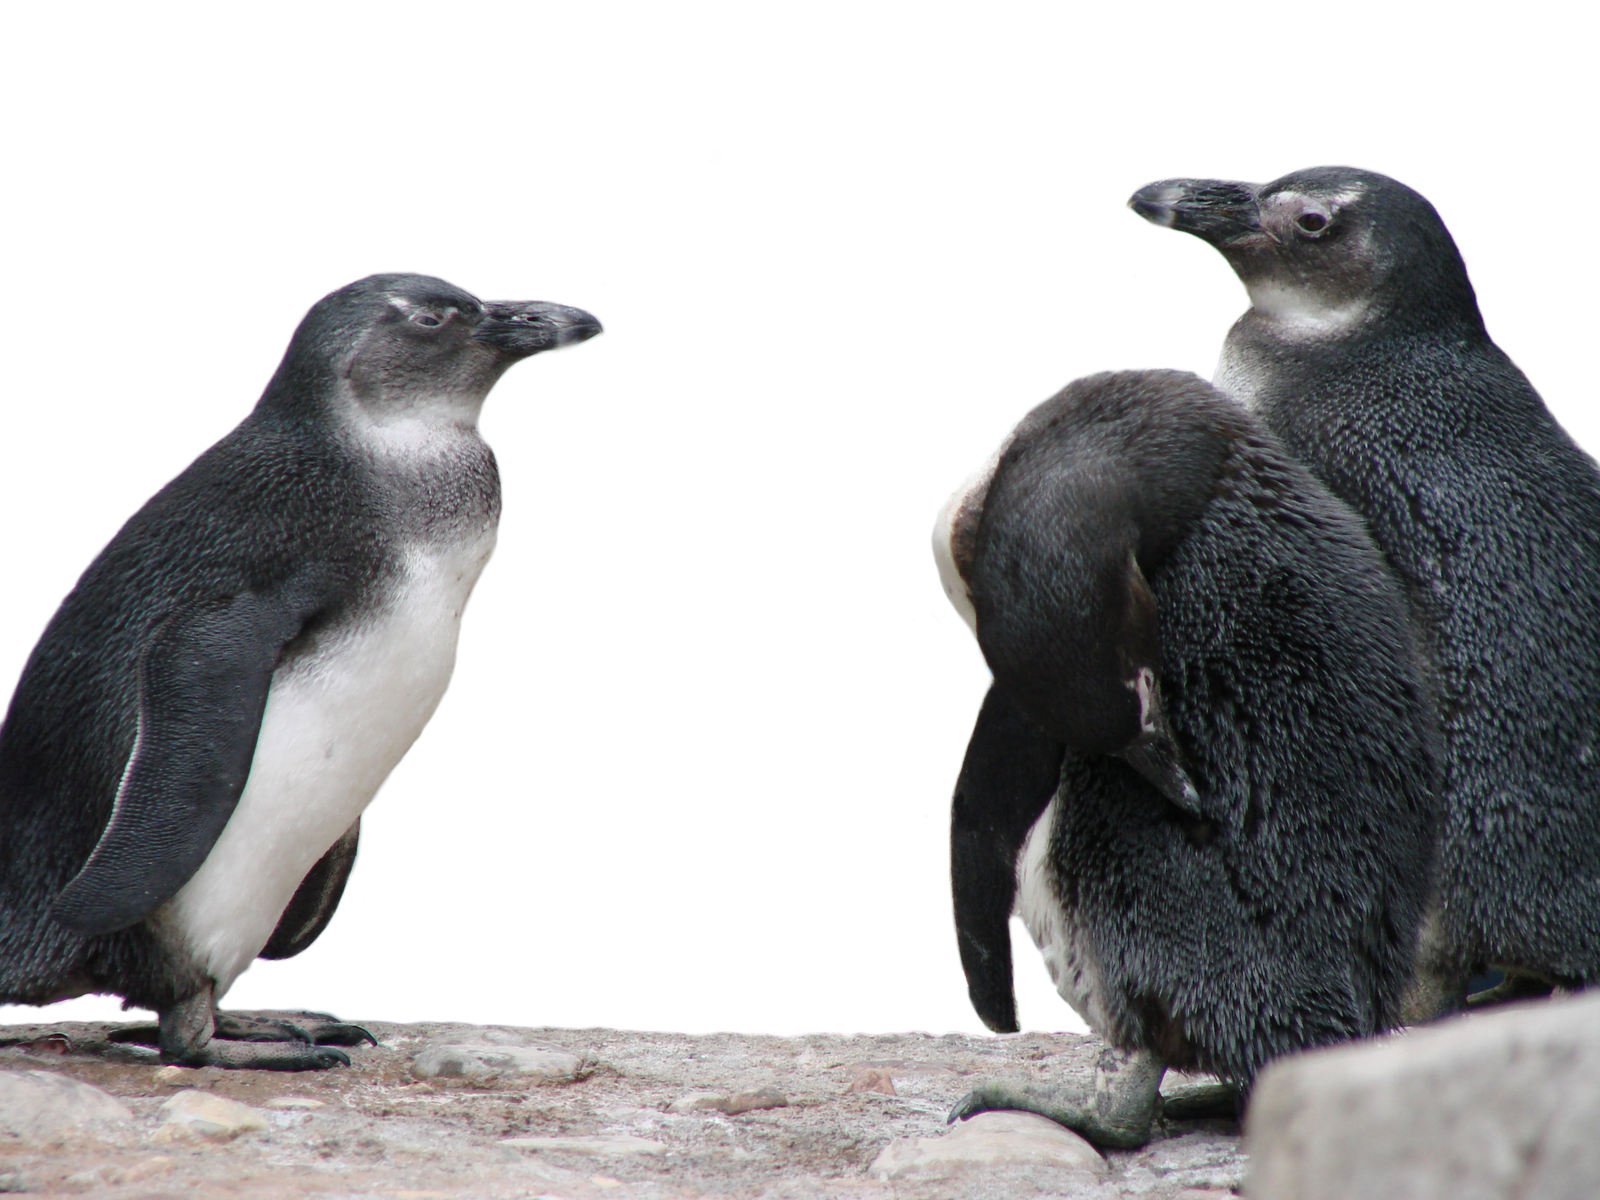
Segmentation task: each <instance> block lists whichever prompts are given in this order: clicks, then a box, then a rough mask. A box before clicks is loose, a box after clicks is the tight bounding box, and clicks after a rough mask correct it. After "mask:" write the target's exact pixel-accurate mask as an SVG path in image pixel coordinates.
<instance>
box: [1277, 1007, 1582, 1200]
mask: <svg viewBox="0 0 1600 1200" xmlns="http://www.w3.org/2000/svg"><path fill="white" fill-rule="evenodd" d="M1597 1079H1600V996H1587V997H1580V998H1577V999H1571V1000H1551V1001H1542V1002H1539V1003H1536V1004H1531V1005H1526V1006H1522V1007H1519V1008H1515V1009H1507V1010H1503V1011H1499V1012H1492V1013H1483V1014H1474V1015H1471V1016H1467V1017H1459V1018H1456V1019H1453V1020H1450V1021H1446V1022H1442V1023H1440V1024H1438V1025H1436V1026H1432V1027H1430V1028H1426V1029H1418V1030H1414V1031H1412V1032H1410V1033H1407V1034H1404V1035H1401V1036H1398V1037H1393V1038H1389V1039H1386V1040H1384V1041H1381V1042H1376V1043H1369V1044H1366V1045H1361V1046H1350V1047H1342V1048H1339V1049H1334V1050H1323V1051H1317V1052H1315V1053H1311V1054H1303V1055H1299V1056H1297V1057H1295V1058H1293V1059H1290V1060H1286V1061H1284V1062H1281V1063H1277V1064H1274V1065H1273V1066H1271V1067H1269V1068H1268V1069H1267V1070H1266V1071H1265V1072H1264V1073H1263V1074H1262V1075H1261V1077H1260V1080H1259V1082H1258V1083H1257V1085H1256V1091H1255V1096H1254V1098H1253V1100H1252V1102H1251V1106H1250V1112H1249V1114H1248V1116H1247V1119H1246V1127H1245V1136H1246V1143H1247V1146H1248V1147H1249V1150H1250V1157H1251V1165H1250V1171H1249V1176H1248V1179H1247V1183H1246V1192H1247V1194H1248V1195H1250V1196H1252V1197H1257V1198H1259V1200H1334V1198H1335V1197H1337V1198H1339V1200H1345V1198H1346V1197H1350V1196H1361V1197H1363V1198H1364V1200H1388V1198H1390V1197H1394V1198H1396V1200H1399V1198H1401V1197H1404V1198H1405V1200H1432V1198H1434V1197H1438V1198H1440V1200H1445V1198H1448V1200H1502V1198H1507V1200H1509V1198H1510V1197H1516V1198H1517V1200H1558V1198H1559V1200H1565V1198H1566V1197H1571V1198H1573V1200H1591V1198H1592V1197H1594V1196H1595V1195H1596V1194H1600V1137H1597V1136H1596V1133H1595V1131H1596V1130H1597V1129H1600V1085H1597V1083H1596V1080H1597Z"/></svg>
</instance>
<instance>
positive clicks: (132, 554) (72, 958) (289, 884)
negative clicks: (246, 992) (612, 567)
mask: <svg viewBox="0 0 1600 1200" xmlns="http://www.w3.org/2000/svg"><path fill="white" fill-rule="evenodd" d="M599 332H600V324H599V322H598V321H596V320H595V319H594V318H593V317H592V316H590V315H589V314H588V313H586V312H583V311H581V310H580V309H576V308H568V307H565V306H561V305H555V304H544V303H521V302H518V303H484V302H481V301H479V300H477V299H476V298H474V297H473V296H472V295H470V294H468V293H467V292H465V291H462V290H461V289H460V288H458V287H455V286H453V285H452V284H449V283H446V282H444V281H443V280H441V279H434V278H431V277H428V276H423V275H404V274H394V275H373V276H371V277H369V278H366V279H362V280H359V281H357V282H355V283H352V284H350V285H348V286H347V287H343V288H340V289H339V290H338V291H335V292H333V293H331V294H329V295H328V296H326V297H324V298H323V299H322V300H320V301H318V302H317V304H315V305H314V306H313V307H312V308H311V310H310V311H309V312H308V313H307V314H306V317H305V319H304V320H303V321H302V322H301V323H300V326H299V328H298V329H297V330H296V332H295V334H294V336H293V339H292V340H291V341H290V343H289V347H288V350H287V352H286V353H285V355H284V357H283V361H282V363H281V364H280V365H279V367H278V369H277V371H276V373H275V374H274V375H273V376H272V379H271V381H270V382H269V383H268V384H267V387H266V391H265V392H264V393H263V394H262V396H261V399H260V401H259V402H258V403H257V404H256V406H255V408H254V409H253V410H252V411H251V412H250V413H249V415H248V416H246V417H245V419H244V420H243V421H242V422H241V423H240V424H239V425H238V426H237V427H236V428H235V429H234V430H233V431H232V432H231V433H229V434H228V435H227V436H225V437H224V438H223V439H222V440H221V441H219V442H218V443H217V444H216V445H214V446H212V447H211V448H210V449H209V450H207V451H206V452H205V453H204V454H202V455H201V456H200V457H199V458H198V459H196V460H195V461H194V463H193V464H191V465H190V466H189V467H188V468H187V469H186V470H185V471H183V472H182V473H181V474H180V475H178V477H177V478H175V479H174V480H172V482H170V483H169V484H167V485H166V487H164V488H162V489H161V491H159V492H158V493H157V494H156V495H155V496H154V497H153V498H152V499H151V500H150V501H149V502H148V503H147V504H145V506H144V507H143V508H141V509H140V510H139V511H138V512H137V513H136V514H134V516H133V517H132V518H131V519H130V520H129V521H128V522H127V523H126V524H125V525H124V526H123V527H122V529H121V530H120V531H119V532H118V533H117V535H116V536H115V537H114V538H113V539H112V540H111V542H110V544H109V545H107V546H106V548H105V549H104V550H103V551H102V552H101V554H100V555H99V557H97V558H96V559H95V560H94V562H93V563H91V564H90V566H89V568H88V570H86V571H85V572H84V574H83V576H82V577H81V578H80V579H79V580H78V583H77V586H76V587H75V588H74V589H73V590H72V592H71V594H70V595H68V596H67V598H66V599H65V600H64V601H63V602H62V604H61V606H60V608H59V609H58V610H57V612H56V614H55V616H54V618H53V619H52V620H51V621H50V623H49V625H48V627H47V628H46V629H45V631H44V634H43V636H42V637H41V638H40V640H39V642H38V645H37V646H36V647H35V648H34V651H33V653H32V655H31V656H30V657H29V658H28V660H27V663H26V665H25V666H24V668H23V672H22V677H21V679H20V681H19V682H18V684H17V687H16V690H15V692H14V694H13V696H12V699H11V704H10V708H9V711H8V712H7V715H6V718H5V723H4V725H3V726H0V831H3V837H0V1000H3V1001H4V1002H7V1003H21V1004H48V1003H50V1002H52V1001H55V1000H61V999H66V998H68V997H71V996H76V995H82V994H85V993H90V992H102V993H110V994H113V995H118V996H121V997H122V998H123V999H124V1001H125V1002H126V1004H127V1005H128V1006H137V1007H141V1008H148V1009H153V1010H155V1012H156V1013H157V1015H158V1018H159V1028H158V1030H157V1036H156V1040H157V1044H158V1045H159V1048H160V1053H161V1057H162V1059H163V1060H164V1061H167V1062H171V1063H178V1064H182V1065H186V1066H200V1065H212V1066H219V1067H250V1068H264V1069H277V1070H307V1069H321V1068H325V1067H331V1066H334V1065H348V1064H349V1062H350V1059H349V1056H348V1055H346V1054H345V1053H343V1051H341V1050H338V1049H335V1048H333V1046H332V1045H327V1044H315V1043H317V1042H336V1043H340V1044H354V1043H355V1042H357V1041H359V1040H361V1039H362V1038H363V1037H364V1036H365V1031H364V1030H359V1029H358V1028H357V1027H353V1026H341V1025H338V1024H337V1023H332V1024H331V1027H329V1028H322V1029H318V1030H316V1031H313V1033H312V1034H311V1035H308V1034H307V1032H306V1031H305V1030H302V1029H300V1028H298V1027H297V1026H294V1025H290V1024H286V1023H284V1022H274V1021H266V1020H261V1019H257V1018H251V1017H248V1016H244V1015H238V1016H234V1015H230V1014H219V1013H218V1012H217V1009H216V1004H217V1002H218V1001H219V1000H220V999H221V997H222V996H223V995H224V993H226V991H227V990H228V988H229V986H230V985H231V984H232V983H233V981H234V980H235V979H236V978H237V977H238V976H239V975H240V973H241V972H243V971H244V970H245V968H246V967H248V966H249V965H250V963H251V962H252V961H253V960H254V959H255V958H257V957H258V956H266V957H278V958H282V957H288V956H289V955H292V954H295V953H298V952H299V951H300V950H303V949H304V948H305V947H306V946H308V945H310V944H311V942H312V941H314V940H315V939H316V937H317V936H318V935H319V934H320V933H321V931H322V929H323V928H324V927H325V926H326V924H327V922H328V919H329V918H330V917H331V916H332V913H333V910H334V908H335V906H336V905H337V904H338V901H339V897H340V895H341V893H342V891H343V889H344V885H345V881H346V879H347V878H348V875H349V872H350V868H351V864H352V863H353V861H354V858H355V852H356V844H357V841H358V838H359V819H360V815H361V812H362V810H363V809H364V808H365V807H366V805H367V803H368V801H370V800H371V799H372V797H373V795H374V793H375V792H376V791H377V790H378V788H379V786H380V785H381V784H382V783H383V781H384V778H385V777H386V776H387V775H388V774H389V772H390V770H391V769H392V768H393V767H394V766H395V764H396V763H397V762H399V760H400V758H401V757H402V756H403V755H404V754H405V752H406V750H407V749H408V748H409V747H410V746H411V743H412V742H413V741H414V740H415V738H416V737H417V735H418V734H419V733H420V732H421V731H422V728H423V726H424V725H425V724H426V723H427V721H428V718H429V717H430V716H431V715H432V713H433V710H434V707H435V706H436V705H437V704H438V703H439V700H440V698H441V696H442V695H443V693H444V690H445V687H446V685H447V684H448V682H449V679H450V674H451V670H452V667H453V665H454V660H455V652H456V640H457V632H458V629H459V623H460V619H461V613H462V609H463V607H464V606H465V605H466V602H467V598H468V596H469V595H470V593H471V591H472V588H473V585H474V583H475V582H476V581H477V578H478V574H479V572H480V571H481V570H482V569H483V566H484V563H485V561H486V560H487V559H488V557H489V553H490V551H491V550H492V549H493V546H494V540H495V527H496V524H497V521H498V518H499V512H500V484H499V476H498V473H497V470H496V466H495V459H494V455H493V453H492V452H491V451H490V449H489V447H488V446H487V445H486V444H485V443H484V441H483V439H482V438H481V437H480V436H479V434H478V429H477V421H478V413H479V409H480V407H481V405H482V404H483V401H484V398H485V396H486V395H487V394H488V392H489V390H490V388H492V387H493V386H494V384H495V382H496V381H497V380H498V379H499V378H500V376H501V375H502V374H503V373H504V372H505V370H506V369H507V368H508V367H510V366H511V365H512V364H513V363H515V362H517V361H518V360H520V359H523V358H527V357H528V356H530V355H533V354H538V353H540V352H542V351H545V350H549V349H553V348H555V347H558V346H564V345H569V344H572V343H576V342H581V341H583V340H585V339H587V338H589V337H592V336H594V335H595V334H597V333H599ZM214 1039H215V1040H214ZM225 1039H243V1040H245V1041H247V1042H257V1041H262V1042H265V1041H271V1040H279V1041H282V1042H284V1043H285V1044H282V1045H245V1044H229V1045H224V1044H222V1043H223V1041H224V1040H225Z"/></svg>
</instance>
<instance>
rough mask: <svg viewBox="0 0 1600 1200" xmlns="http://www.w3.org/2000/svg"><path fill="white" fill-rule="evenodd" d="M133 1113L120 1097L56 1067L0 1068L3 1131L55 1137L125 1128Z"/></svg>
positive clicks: (38, 1138) (28, 1138)
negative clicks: (52, 1068)
mask: <svg viewBox="0 0 1600 1200" xmlns="http://www.w3.org/2000/svg"><path fill="white" fill-rule="evenodd" d="M132 1120H133V1113H132V1112H131V1111H130V1110H129V1109H128V1106H127V1105H125V1104H123V1103H122V1101H120V1100H118V1099H117V1098H116V1097H115V1096H111V1095H109V1094H107V1093H106V1092H103V1091H101V1090H100V1089H99V1088H97V1087H94V1086H92V1085H91V1084H87V1083H80V1082H78V1081H77V1080H76V1079H69V1078H67V1077H66V1076H65V1075H57V1074H55V1073H54V1072H52V1071H0V1135H8V1136H10V1137H15V1138H20V1139H21V1140H22V1141H24V1142H52V1141H60V1140H63V1139H67V1138H74V1137H82V1136H91V1137H95V1136H107V1135H113V1136H114V1135H115V1134H117V1133H121V1132H125V1131H126V1130H127V1128H128V1123H129V1122H130V1121H132Z"/></svg>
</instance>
